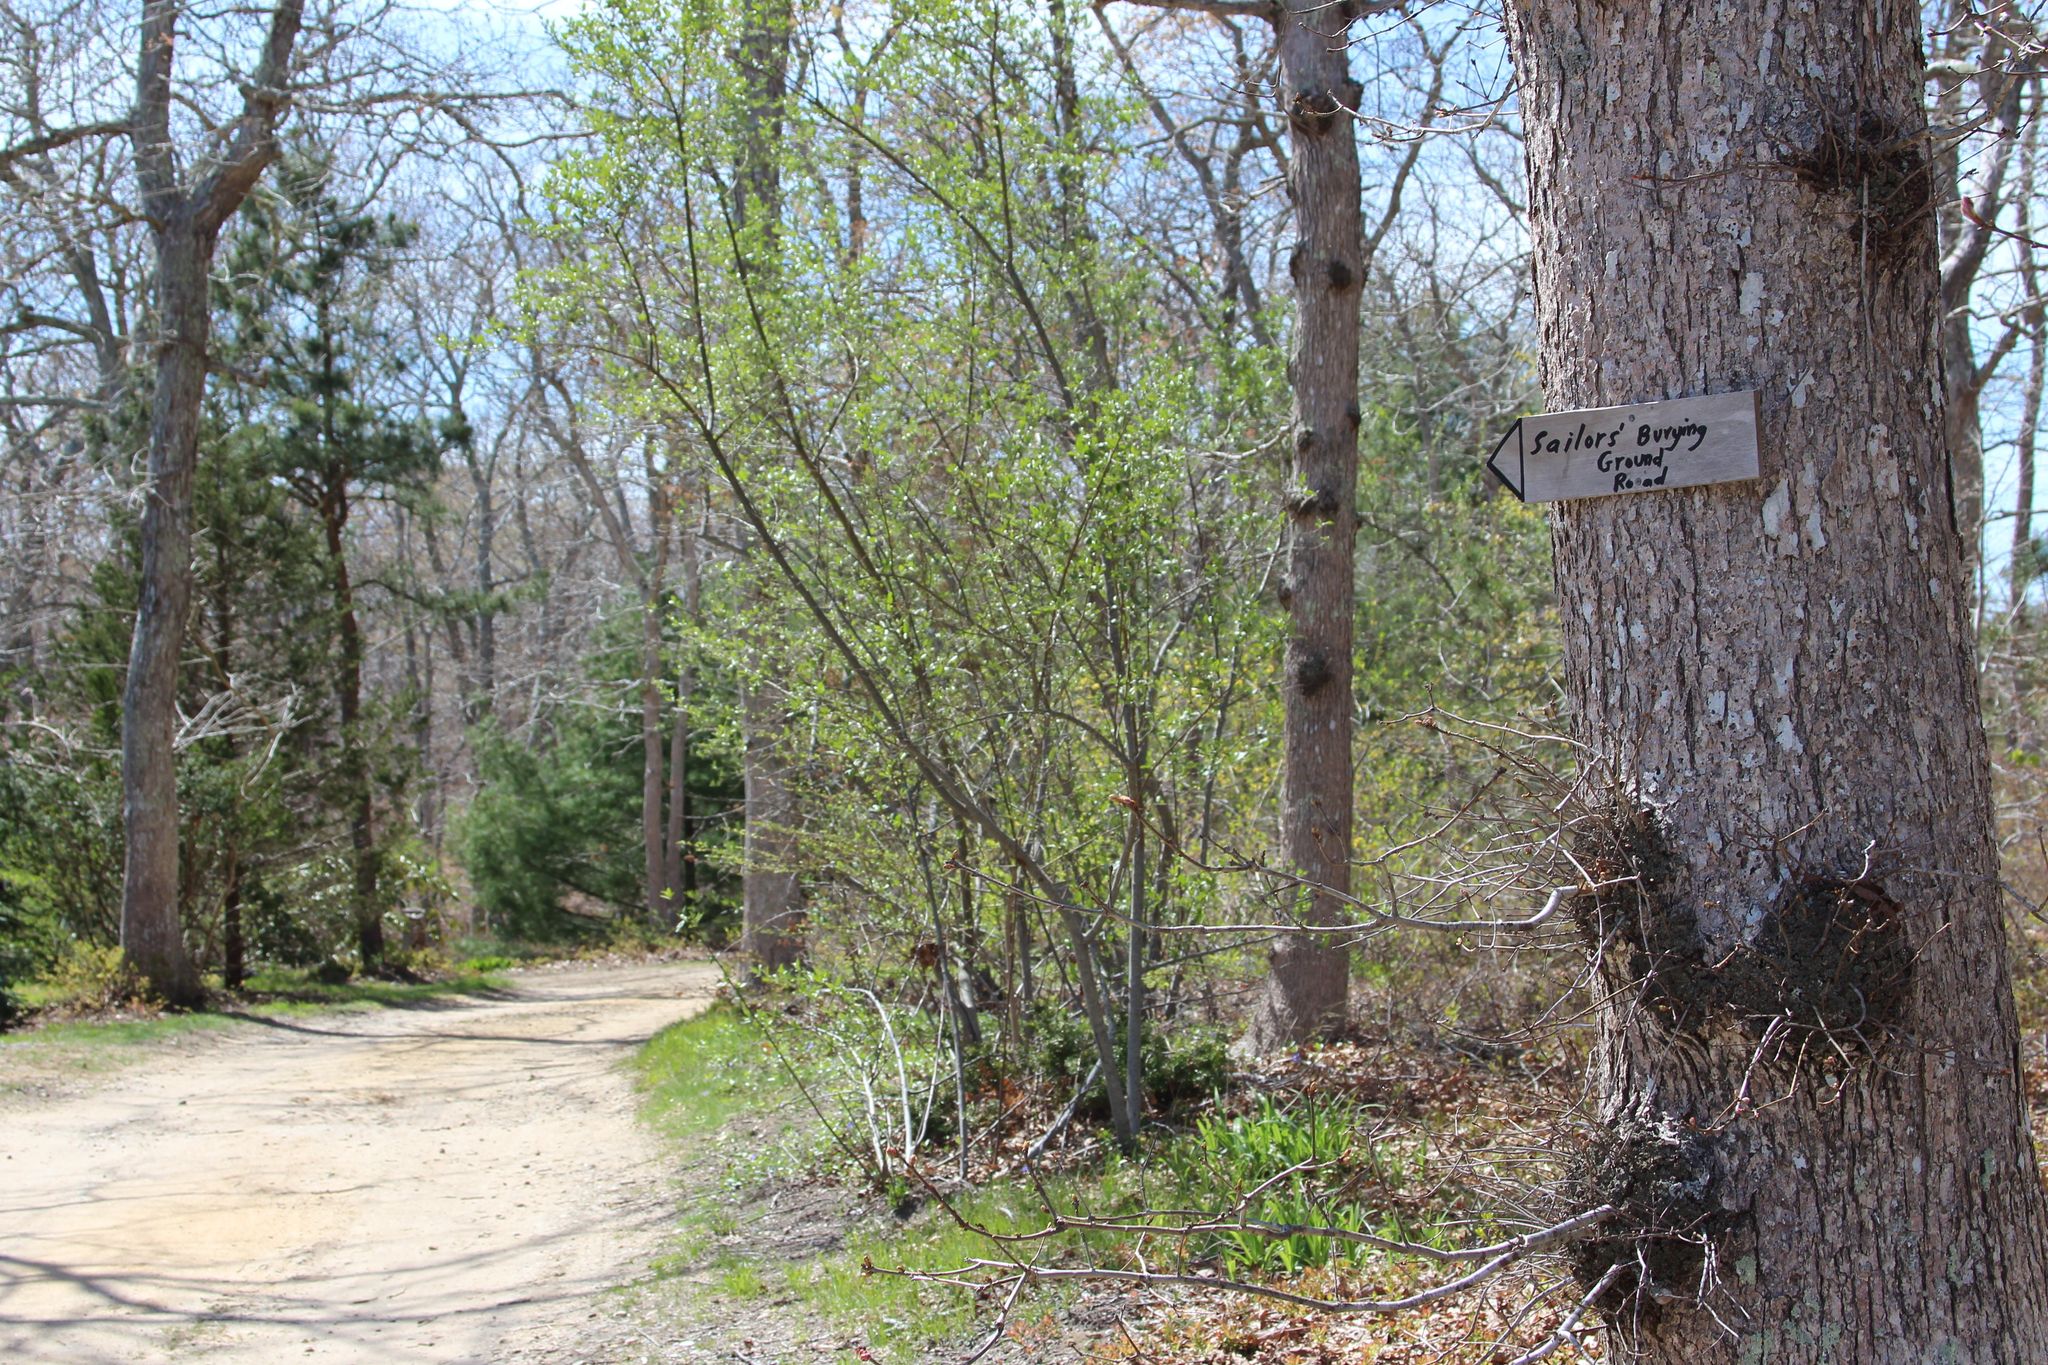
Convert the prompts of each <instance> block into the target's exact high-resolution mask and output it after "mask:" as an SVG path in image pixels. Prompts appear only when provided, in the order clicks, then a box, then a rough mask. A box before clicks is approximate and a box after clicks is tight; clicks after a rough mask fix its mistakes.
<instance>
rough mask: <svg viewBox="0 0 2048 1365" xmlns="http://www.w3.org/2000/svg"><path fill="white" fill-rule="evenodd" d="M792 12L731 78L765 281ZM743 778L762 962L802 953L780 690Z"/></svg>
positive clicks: (764, 688) (743, 930)
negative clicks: (740, 90) (736, 78)
mask: <svg viewBox="0 0 2048 1365" xmlns="http://www.w3.org/2000/svg"><path fill="white" fill-rule="evenodd" d="M793 25H794V19H793V15H792V13H791V9H790V5H789V3H788V0H768V3H766V4H763V5H762V6H761V7H760V8H759V10H758V11H756V12H755V14H754V15H753V16H752V18H751V20H750V22H749V24H748V27H747V30H746V32H745V33H744V34H742V36H741V38H740V52H739V66H740V78H741V80H742V82H743V83H744V87H745V98H746V100H747V104H748V107H747V111H746V119H747V123H746V134H745V136H744V137H743V138H742V139H741V144H740V164H739V167H738V172H739V175H738V179H739V191H740V193H739V196H738V200H737V204H736V208H737V216H738V218H739V222H740V225H741V228H742V230H743V231H744V232H745V233H746V234H747V238H746V241H745V251H746V259H745V260H743V262H742V266H741V268H742V269H744V270H746V271H747V272H749V273H750V274H754V275H757V276H761V277H764V278H766V279H769V280H772V279H773V278H774V277H775V274H776V271H777V264H778V252H779V245H778V244H779V241H780V237H781V231H782V126H783V115H784V101H785V100H786V99H787V97H788V93H789V56H790V41H791V37H792V35H793V33H794V27H793ZM740 728H741V732H742V735H743V737H744V753H743V755H742V758H741V764H742V768H743V777H744V779H745V784H746V798H745V799H746V831H745V838H744V841H743V851H744V869H743V872H742V884H741V893H740V946H741V948H742V949H744V950H745V951H746V952H749V953H752V954H753V955H754V957H755V960H756V961H757V962H759V963H760V965H761V966H763V967H768V968H775V967H784V966H788V965H789V964H791V963H793V962H795V961H797V960H798V959H799V958H801V957H802V956H803V951H804V943H803V934H802V923H803V915H802V911H801V909H800V906H799V900H800V897H801V892H802V888H801V886H800V885H799V883H798V880H797V875H796V870H795V859H796V841H795V832H796V825H797V805H796V797H795V793H794V792H792V791H791V790H790V768H789V715H788V707H787V705H786V703H785V698H784V695H783V692H782V689H781V688H779V687H777V686H776V685H775V684H774V683H773V682H772V681H769V680H766V679H762V680H759V681H755V682H750V683H748V684H747V686H746V687H745V689H744V695H743V696H742V697H741V704H740Z"/></svg>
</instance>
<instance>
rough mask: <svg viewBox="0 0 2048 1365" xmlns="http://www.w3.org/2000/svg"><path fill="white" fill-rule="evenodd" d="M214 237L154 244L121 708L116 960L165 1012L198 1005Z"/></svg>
mask: <svg viewBox="0 0 2048 1365" xmlns="http://www.w3.org/2000/svg"><path fill="white" fill-rule="evenodd" d="M213 242H214V239H213V234H211V233H204V232H201V231H199V230H198V229H197V228H195V227H194V225H193V224H192V223H191V222H190V221H189V215H185V216H181V217H180V218H179V219H177V220H174V221H172V222H169V223H166V224H164V225H163V227H162V229H161V230H160V231H159V232H158V235H157V276H156V305H157V315H158V321H157V326H158V328H159V331H160V333H161V337H160V340H159V341H158V343H157V364H156V391H155V393H154V394H153V395H152V396H151V399H150V412H149V488H148V493H147V496H146V497H145V498H144V500H143V505H142V593H141V598H140V600H139V601H138V602H137V604H136V608H135V637H134V640H133V642H132V643H131V644H130V646H129V650H128V677H127V682H126V685H125V687H124V690H123V693H122V698H121V789H122V796H123V800H122V809H123V821H124V824H125V826H126V833H127V846H126V850H125V854H124V858H125V864H124V867H123V878H122V885H121V951H122V953H123V955H124V956H125V957H126V959H127V962H128V965H129V966H130V967H131V968H133V969H134V970H135V971H137V972H139V973H140V974H141V975H142V977H143V979H144V980H146V981H147V982H148V983H149V985H150V988H151V989H152V990H153V991H155V992H156V994H158V995H159V996H161V997H163V998H164V999H165V1000H167V1001H169V1002H170V1003H172V1004H179V1005H186V1004H192V1003H195V1002H196V1001H197V1000H198V999H199V997H200V994H201V992H200V986H199V974H198V972H197V971H195V970H194V968H193V965H192V960H191V957H190V955H189V954H188V953H186V951H185V940H184V934H183V930H182V928H181V927H180V925H179V918H178V759H177V753H176V748H175V740H176V735H177V728H178V656H179V654H180V652H181V651H182V648H183V645H184V641H185V617H186V613H187V609H188V608H189V607H190V605H191V600H192V477H193V472H194V469H195V467H196V464H197V461H198V456H199V406H200V400H201V399H202V397H203V396H204V394H205V388H206V347H207V338H208V334H209V330H210V327H211V324H212V315H211V312H210V309H209V299H208V293H209V290H208V281H207V267H208V265H209V263H210V262H211V261H212V259H213Z"/></svg>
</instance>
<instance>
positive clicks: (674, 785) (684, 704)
mask: <svg viewBox="0 0 2048 1365" xmlns="http://www.w3.org/2000/svg"><path fill="white" fill-rule="evenodd" d="M686 501H687V495H686ZM675 523H676V525H675V533H676V540H677V558H678V559H679V560H680V561H681V570H682V580H683V598H682V611H683V619H684V621H686V622H687V623H688V624H689V625H691V626H692V627H695V626H698V625H701V624H702V623H703V617H704V569H703V559H702V554H701V551H700V548H699V540H698V537H697V531H696V529H695V528H693V527H691V526H688V525H686V524H684V522H683V520H682V519H681V518H680V517H677V518H675ZM693 659H694V656H693V654H692V653H691V650H690V649H689V647H688V646H687V645H686V646H685V647H684V649H683V651H682V661H681V663H680V664H679V665H678V666H677V668H676V715H675V724H674V726H673V728H672V729H671V730H670V731H669V741H668V837H667V839H666V841H665V842H666V846H667V848H666V851H667V854H668V867H667V875H666V877H665V880H666V881H667V883H668V886H669V889H670V891H671V892H672V893H673V894H674V895H675V897H676V900H675V904H674V905H673V906H672V907H671V908H672V909H673V910H674V912H675V916H673V917H672V918H675V917H683V916H687V915H689V914H690V913H692V911H693V910H694V908H695V905H696V898H695V896H696V875H695V874H696V857H695V855H694V854H693V853H691V852H690V843H691V839H692V836H693V834H694V832H695V831H694V830H693V829H692V828H691V824H690V727H691V723H692V719H693V716H692V708H693V707H694V706H695V704H696V698H697V669H696V665H695V663H694V662H693Z"/></svg>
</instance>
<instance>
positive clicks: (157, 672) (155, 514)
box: [121, 0, 304, 1004]
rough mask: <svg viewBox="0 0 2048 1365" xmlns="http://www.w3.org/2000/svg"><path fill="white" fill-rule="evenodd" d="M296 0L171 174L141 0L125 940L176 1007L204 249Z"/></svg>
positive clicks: (169, 22)
mask: <svg viewBox="0 0 2048 1365" xmlns="http://www.w3.org/2000/svg"><path fill="white" fill-rule="evenodd" d="M303 8H304V4H303V0H278V3H277V5H276V7H275V8H274V9H273V10H272V11H271V14H270V24H269V28H268V31H267V33H266V35H265V38H264V44H263V51H262V54H261V57H260V58H259V60H258V62H257V65H256V69H255V71H254V72H253V73H252V74H251V76H250V78H249V81H248V84H247V85H246V86H245V87H244V94H243V103H242V111H241V113H240V115H239V116H238V117H237V119H236V120H235V122H234V123H233V124H232V125H230V126H229V127H228V128H225V129H222V130H220V141H219V145H220V146H221V147H222V151H221V152H220V154H219V155H218V156H217V157H209V158H205V159H202V160H201V161H200V162H199V163H198V164H197V165H196V166H194V167H192V168H191V173H190V176H189V177H188V176H187V175H185V174H183V173H181V168H180V166H179V164H178V155H177V148H176V147H175V146H174V145H173V142H172V137H171V106H172V103H173V101H174V93H173V90H172V84H173V82H172V75H173V61H174V56H175V51H176V45H177V29H178V20H179V18H180V16H181V14H182V6H181V5H179V4H178V3H177V0H147V3H145V4H144V5H143V7H142V26H141V39H142V40H141V51H140V54H139V56H138V58H137V62H136V97H135V116H134V120H133V123H132V125H131V127H130V131H129V136H130V139H131V141H132V142H133V144H134V148H135V170H136V177H137V179H138V180H139V182H140V184H141V188H142V207H143V214H144V216H145V218H146V219H147V220H148V223H149V228H150V234H151V236H152V238H153V240H154V242H155V245H156V281H155V295H156V311H157V342H156V355H155V367H156V387H155V391H154V393H153V394H152V395H151V398H150V414H149V483H148V493H147V496H146V498H145V499H144V502H143V509H142V583H141V596H140V599H139V601H138V603H137V605H136V609H135V635H134V639H133V642H132V643H131V644H130V646H129V651H128V677H127V682H126V684H125V688H124V691H123V693H122V698H121V789H122V811H123V822H124V825H125V834H126V847H125V850H124V854H123V856H124V860H125V861H124V865H123V879H122V889H121V949H122V952H123V954H124V956H125V957H126V959H127V961H128V964H129V966H130V967H132V968H133V969H134V970H135V971H137V972H139V973H140V974H141V975H142V977H143V978H144V980H146V981H147V982H148V983H149V985H150V987H151V989H152V990H154V991H155V992H156V993H157V994H158V995H160V996H162V997H163V998H164V999H166V1000H168V1001H170V1002H172V1003H174V1004H189V1003H192V1002H193V1001H195V1000H197V999H198V997H199V996H200V994H201V991H200V985H199V976H198V973H197V972H196V971H195V970H194V969H193V966H192V960H191V957H190V955H189V954H187V953H186V951H185V943H184V933H183V928H182V926H181V925H180V923H179V916H178V765H177V753H176V742H177V726H178V662H179V656H180V654H181V653H182V651H183V645H184V640H185V624H186V616H187V612H188V609H189V607H190V605H191V601H192V476H193V470H194V467H195V465H196V463H197V461H198V456H199V407H200V401H201V399H202V397H203V396H204V393H205V386H206V362H207V345H208V340H209V337H210V335H211V327H212V307H211V299H210V292H211V291H210V288H209V274H210V271H211V268H212V264H213V251H214V246H215V244H216V243H217V242H218V241H219V238H220V230H221V227H222V225H223V224H225V223H226V222H227V219H228V216H229V215H230V214H232V213H233V212H234V211H235V210H236V209H237V208H238V207H240V205H241V202H242V200H243V199H244V198H245V197H246V196H247V195H248V193H249V191H250V189H251V188H253V187H254V185H255V184H256V181H257V180H258V178H259V177H261V176H262V174H263V171H264V168H265V167H267V166H268V165H269V164H270V163H271V161H273V160H274V159H275V158H276V156H277V141H276V137H275V132H276V126H277V120H278V117H279V115H280V112H281V111H282V109H283V108H284V105H285V102H286V100H287V99H288V95H287V93H286V89H285V85H286V77H287V71H288V68H289V65H290V62H291V54H292V47H293V45H294V43H295V42H296V41H297V39H298V34H299V23H300V18H301V13H302V11H303Z"/></svg>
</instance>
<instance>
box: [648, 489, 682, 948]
mask: <svg viewBox="0 0 2048 1365" xmlns="http://www.w3.org/2000/svg"><path fill="white" fill-rule="evenodd" d="M670 502H671V499H670V497H669V494H668V488H667V483H666V478H665V476H664V474H663V473H662V471H660V470H658V469H656V468H655V464H654V456H653V452H652V450H651V448H650V450H649V452H648V456H647V523H648V535H649V537H650V539H651V540H652V541H653V543H654V555H653V558H652V560H651V562H650V563H649V565H648V568H647V573H646V576H645V577H644V578H643V579H642V580H641V602H640V752H641V765H640V842H641V850H642V853H643V855H644V856H643V860H642V866H643V868H644V870H645V884H644V888H643V892H644V896H645V910H646V913H647V922H648V923H649V924H653V925H667V924H669V923H671V922H673V918H674V917H673V913H672V911H671V908H670V906H669V903H668V895H667V889H668V825H667V822H666V819H665V817H664V815H663V811H662V802H663V799H664V798H665V797H666V796H667V795H668V775H667V772H666V770H665V769H664V767H663V739H664V736H663V734H662V700H663V693H664V692H666V691H667V681H666V676H665V675H666V672H667V670H666V669H664V668H663V667H662V663H661V634H662V632H661V627H662V616H663V614H664V613H665V612H666V611H667V609H668V600H667V597H668V552H669V540H670V536H671V532H672V529H673V528H671V527H670V525H669V522H670V521H671V520H673V508H672V507H671V506H670Z"/></svg>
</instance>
